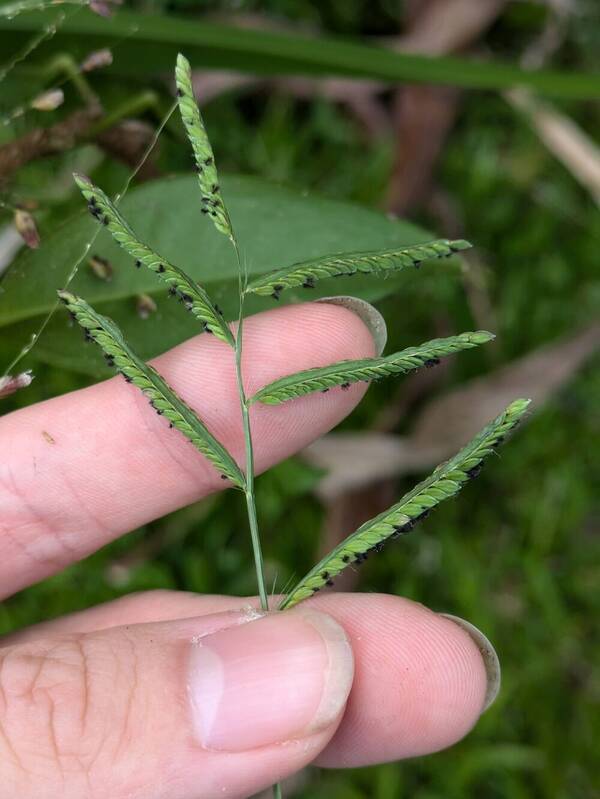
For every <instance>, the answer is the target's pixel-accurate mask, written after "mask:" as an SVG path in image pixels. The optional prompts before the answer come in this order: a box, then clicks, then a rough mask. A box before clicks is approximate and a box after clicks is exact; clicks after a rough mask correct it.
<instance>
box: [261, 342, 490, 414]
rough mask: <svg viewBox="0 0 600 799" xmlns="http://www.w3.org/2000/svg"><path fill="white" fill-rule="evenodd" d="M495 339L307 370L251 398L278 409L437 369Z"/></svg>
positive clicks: (427, 347) (416, 349) (432, 344)
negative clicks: (333, 391)
mask: <svg viewBox="0 0 600 799" xmlns="http://www.w3.org/2000/svg"><path fill="white" fill-rule="evenodd" d="M493 338H494V336H493V334H492V333H488V332H487V331H486V330H478V331H476V332H474V333H461V334H460V335H458V336H450V337H449V338H436V339H433V340H432V341H427V342H425V344H421V345H419V346H418V347H408V348H407V349H405V350H401V351H400V352H395V353H394V354H393V355H386V356H385V357H382V358H363V359H362V360H357V361H339V362H338V363H333V364H331V365H330V366H321V367H316V368H314V369H306V370H305V371H303V372H296V374H293V375H287V376H286V377H281V378H279V379H278V380H274V381H273V382H272V383H269V384H268V385H267V386H265V387H264V388H261V389H260V391H257V392H256V394H255V395H254V396H253V397H252V400H251V401H252V402H257V401H259V402H263V403H265V404H266V405H279V403H281V402H285V401H286V400H290V399H294V398H296V397H302V396H304V395H305V394H311V393H312V392H314V391H328V390H329V389H330V388H332V387H333V386H341V387H342V388H348V386H350V384H351V383H359V382H361V381H365V382H370V381H372V380H381V379H382V378H384V377H390V376H392V375H399V374H405V373H406V372H410V371H412V370H413V369H419V368H420V367H421V366H434V365H435V364H437V363H439V359H440V358H442V357H444V356H445V355H451V354H452V353H454V352H459V351H460V350H467V349H471V348H472V347H477V346H478V345H479V344H485V343H486V342H488V341H491V340H492V339H493Z"/></svg>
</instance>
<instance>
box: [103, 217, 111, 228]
mask: <svg viewBox="0 0 600 799" xmlns="http://www.w3.org/2000/svg"><path fill="white" fill-rule="evenodd" d="M109 222H110V220H109V218H108V217H107V216H105V217H104V218H103V220H102V224H103V225H104V226H106V225H108V223H109Z"/></svg>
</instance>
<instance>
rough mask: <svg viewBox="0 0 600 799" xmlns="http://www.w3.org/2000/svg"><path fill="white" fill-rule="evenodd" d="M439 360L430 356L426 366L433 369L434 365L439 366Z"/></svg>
mask: <svg viewBox="0 0 600 799" xmlns="http://www.w3.org/2000/svg"><path fill="white" fill-rule="evenodd" d="M439 362H440V359H439V358H429V359H428V360H427V361H425V363H424V366H425V367H426V368H427V369H431V368H432V367H433V366H437V365H438V363H439Z"/></svg>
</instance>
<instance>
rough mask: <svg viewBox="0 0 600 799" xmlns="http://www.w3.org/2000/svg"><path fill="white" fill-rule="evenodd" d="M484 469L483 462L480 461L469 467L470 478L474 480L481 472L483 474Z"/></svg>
mask: <svg viewBox="0 0 600 799" xmlns="http://www.w3.org/2000/svg"><path fill="white" fill-rule="evenodd" d="M482 469H483V462H481V463H478V464H477V465H476V466H473V468H471V469H467V475H468V477H469V480H473V479H474V478H475V477H477V476H478V475H479V474H481V470H482Z"/></svg>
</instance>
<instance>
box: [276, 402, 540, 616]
mask: <svg viewBox="0 0 600 799" xmlns="http://www.w3.org/2000/svg"><path fill="white" fill-rule="evenodd" d="M529 402H530V400H526V399H518V400H515V401H514V402H512V403H511V404H510V405H509V406H508V408H506V410H504V411H503V412H502V413H501V414H500V415H499V416H498V417H496V419H494V421H493V422H491V423H490V424H489V425H487V427H485V428H484V429H483V430H482V431H481V432H480V433H479V434H478V435H477V436H476V437H475V438H474V439H473V440H472V441H470V442H469V443H468V444H467V445H466V447H464V448H463V449H461V451H460V452H459V453H458V454H457V455H455V456H454V457H453V458H451V459H450V460H449V461H446V462H445V463H442V464H440V465H439V466H438V467H437V468H436V469H435V471H434V472H433V473H432V474H431V475H430V476H429V477H428V478H427V479H426V480H423V482H421V483H419V484H418V485H417V486H415V488H413V489H412V491H409V493H408V494H405V495H404V496H403V497H402V499H401V500H400V501H399V502H397V503H396V504H395V505H392V507H391V508H389V509H388V510H386V511H384V512H383V513H380V514H379V515H378V516H376V517H375V518H374V519H371V520H370V521H368V522H365V524H363V525H362V526H361V527H359V528H358V530H356V532H354V533H352V535H349V536H348V538H346V539H345V540H344V541H342V543H341V544H339V545H338V546H337V547H335V549H333V550H332V551H331V552H330V553H329V554H328V555H326V556H325V557H324V558H323V559H322V560H321V561H319V563H317V565H316V566H315V567H314V568H313V569H311V570H310V571H309V572H308V574H307V575H306V576H305V577H303V578H302V579H301V580H300V582H299V583H298V584H297V585H296V586H295V587H294V588H293V589H292V590H291V591H290V593H289V594H287V596H286V597H285V598H284V599H283V600H282V602H281V604H280V609H284V608H291V607H293V606H294V605H297V604H298V602H301V601H302V600H303V599H307V598H308V597H309V596H312V595H313V594H314V593H316V592H317V591H319V590H320V589H321V588H322V587H323V586H324V585H330V584H331V581H332V579H333V578H334V577H336V575H338V574H340V572H342V571H343V570H344V569H345V568H347V566H349V565H350V564H352V563H361V562H362V561H363V560H366V558H367V556H368V555H369V553H371V552H373V551H380V550H381V548H382V546H383V545H384V543H385V542H386V541H387V540H388V539H390V538H396V537H397V536H400V535H403V534H405V533H408V532H409V531H410V530H411V529H412V528H413V526H414V525H415V523H416V522H418V521H420V520H421V519H423V518H424V517H425V516H426V515H427V514H428V513H429V511H430V510H431V509H432V508H434V507H435V506H436V505H439V503H440V502H443V501H444V500H445V499H449V498H450V497H453V496H455V495H456V494H458V492H459V491H460V489H461V488H462V487H463V485H464V484H465V483H466V482H468V481H469V480H470V479H472V478H474V477H476V476H477V475H478V474H479V472H480V471H481V467H482V463H483V461H484V459H485V458H486V457H487V456H488V455H490V454H491V453H492V452H494V451H495V449H496V447H497V446H498V445H499V444H501V443H502V441H504V439H505V437H506V436H507V435H508V433H510V431H511V430H512V429H513V428H514V427H515V426H516V425H517V424H518V423H519V421H520V420H521V418H522V416H523V414H524V413H525V411H526V410H527V407H528V405H529Z"/></svg>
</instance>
